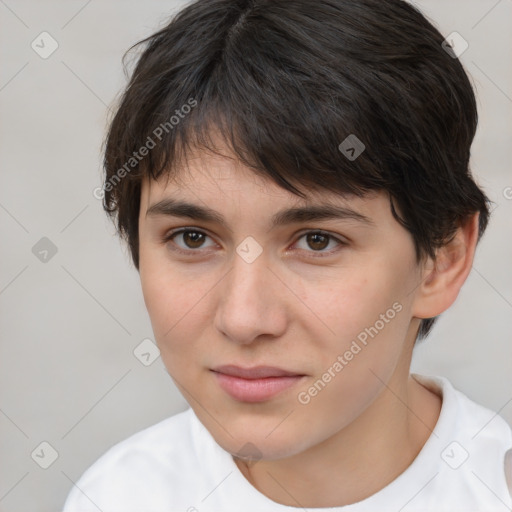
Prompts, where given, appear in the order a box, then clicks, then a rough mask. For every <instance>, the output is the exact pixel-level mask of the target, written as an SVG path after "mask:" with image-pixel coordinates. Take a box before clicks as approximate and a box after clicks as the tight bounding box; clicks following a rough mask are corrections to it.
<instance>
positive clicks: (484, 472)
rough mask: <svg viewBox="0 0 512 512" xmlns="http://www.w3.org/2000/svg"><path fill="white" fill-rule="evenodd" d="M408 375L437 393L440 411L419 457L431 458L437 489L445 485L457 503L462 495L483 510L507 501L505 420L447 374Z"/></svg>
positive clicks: (508, 435)
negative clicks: (422, 455) (439, 396)
mask: <svg viewBox="0 0 512 512" xmlns="http://www.w3.org/2000/svg"><path fill="white" fill-rule="evenodd" d="M413 376H414V378H415V379H416V380H418V381H419V382H420V383H421V384H423V385H425V386H426V387H429V388H430V389H432V390H433V391H435V392H437V393H438V394H439V393H441V394H442V397H443V404H442V408H441V415H440V417H439V419H438V422H437V424H436V427H435V428H434V431H433V435H432V436H431V438H430V439H429V441H427V445H426V449H425V450H424V451H425V453H424V457H423V458H422V463H425V460H432V461H435V460H437V462H436V463H435V465H433V467H434V466H435V471H436V472H437V473H436V474H438V475H442V476H441V477H440V478H438V479H436V480H437V483H436V485H438V486H440V487H442V488H443V489H437V493H438V494H439V493H441V492H442V491H443V492H444V491H446V492H448V490H449V492H450V495H452V496H453V497H454V498H456V499H457V500H458V501H457V503H460V502H461V500H462V501H464V500H467V502H468V503H473V505H474V506H476V507H477V508H478V506H482V507H486V508H485V510H489V511H491V510H492V511H494V510H499V509H500V507H503V504H504V503H506V504H507V505H509V504H510V505H512V497H511V495H510V493H509V490H508V485H507V477H506V473H505V472H506V468H507V464H506V454H507V452H508V451H509V450H511V449H512V428H511V427H510V425H509V424H508V423H507V422H506V421H505V420H504V419H503V418H502V417H501V416H500V415H499V414H498V413H497V412H494V411H492V410H490V409H488V408H487V407H485V406H483V405H481V404H479V403H477V402H475V401H473V400H472V399H471V398H469V397H468V396H467V395H466V394H465V393H463V392H462V391H460V390H459V389H457V388H455V387H454V386H453V385H452V384H451V382H450V381H449V380H448V379H447V378H445V377H439V376H423V375H417V374H414V375H413ZM490 489H492V492H491V491H490ZM464 503H465V502H464ZM463 508H464V507H462V509H463ZM482 509H483V508H482ZM453 510H455V508H453ZM457 510H459V509H457ZM478 510H480V509H478Z"/></svg>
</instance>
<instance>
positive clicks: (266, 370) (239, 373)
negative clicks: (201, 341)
mask: <svg viewBox="0 0 512 512" xmlns="http://www.w3.org/2000/svg"><path fill="white" fill-rule="evenodd" d="M213 371H214V372H219V373H223V374H224V375H231V376H232V377H240V378H242V379H265V378H268V377H297V376H299V375H300V376H302V375H303V374H300V373H297V372H293V371H288V370H283V369H282V368H276V367H274V366H254V367H253V368H242V367H240V366H235V365H231V364H228V365H224V366H217V367H216V368H213Z"/></svg>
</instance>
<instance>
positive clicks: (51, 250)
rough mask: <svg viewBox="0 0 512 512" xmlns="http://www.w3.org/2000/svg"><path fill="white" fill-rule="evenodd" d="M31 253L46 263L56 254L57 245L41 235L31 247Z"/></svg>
mask: <svg viewBox="0 0 512 512" xmlns="http://www.w3.org/2000/svg"><path fill="white" fill-rule="evenodd" d="M32 254H33V255H34V256H35V257H36V258H37V259H38V260H39V261H41V262H43V263H48V262H49V261H50V260H51V259H52V258H53V257H54V256H55V255H56V254H57V246H56V245H55V244H54V243H53V242H52V241H51V240H50V239H49V238H47V237H45V236H43V238H41V240H39V241H38V242H37V243H36V244H35V245H34V246H33V247H32Z"/></svg>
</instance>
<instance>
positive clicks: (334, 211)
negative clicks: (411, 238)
mask: <svg viewBox="0 0 512 512" xmlns="http://www.w3.org/2000/svg"><path fill="white" fill-rule="evenodd" d="M159 215H165V216H170V217H185V218H188V219H193V220H197V221H203V222H213V223H218V224H220V225H221V226H223V227H225V228H227V229H229V227H228V225H227V222H226V220H225V218H224V217H223V216H222V215H221V214H220V213H218V212H217V211H215V210H212V209H211V208H208V207H205V206H200V205H197V204H193V203H189V202H187V201H182V200H178V199H172V198H166V199H162V200H161V201H158V202H157V203H155V204H153V205H151V206H150V207H149V208H148V209H147V211H146V217H148V216H150V217H153V216H159ZM328 219H337V220H345V219H350V220H355V221H357V222H359V223H361V224H364V225H367V226H373V227H375V225H376V224H375V222H374V221H373V220H372V219H371V218H370V217H367V216H366V215H363V214H362V213H359V212H356V211H355V210H352V209H351V208H346V207H343V206H337V205H331V204H319V205H311V206H301V207H295V208H288V209H286V210H281V211H279V212H277V213H276V214H274V215H273V216H272V218H271V220H270V225H271V228H273V227H277V226H285V225H288V224H293V223H305V222H312V221H319V220H328Z"/></svg>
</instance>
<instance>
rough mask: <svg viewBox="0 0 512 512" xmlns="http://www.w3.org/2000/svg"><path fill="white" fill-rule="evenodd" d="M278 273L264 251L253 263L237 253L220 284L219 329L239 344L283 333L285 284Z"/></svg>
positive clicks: (285, 318) (216, 323) (217, 325)
mask: <svg viewBox="0 0 512 512" xmlns="http://www.w3.org/2000/svg"><path fill="white" fill-rule="evenodd" d="M276 273H277V272H276V270H275V269H272V268H271V267H270V265H269V262H268V258H266V257H265V252H263V253H262V254H260V256H258V257H257V258H256V259H255V260H254V261H253V262H252V263H248V262H247V261H245V260H244V259H243V258H242V257H240V256H239V255H238V254H235V256H234V258H233V266H232V268H231V270H230V271H229V272H228V274H227V275H226V277H225V278H224V279H223V280H222V281H221V283H219V284H221V286H220V287H219V288H218V294H219V295H218V297H219V301H218V305H217V309H216V313H215V327H216V329H217V330H218V331H220V332H221V333H222V334H223V335H224V336H226V337H227V338H229V339H230V340H232V341H234V342H236V343H239V344H250V343H252V342H253V341H255V340H256V339H257V338H259V337H267V336H268V337H279V336H281V335H282V334H283V333H284V332H285V330H286V324H287V308H286V304H285V301H284V297H285V292H286V287H285V286H284V284H283V283H282V282H281V281H280V279H279V278H278V277H277V276H276ZM288 293H289V292H288Z"/></svg>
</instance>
